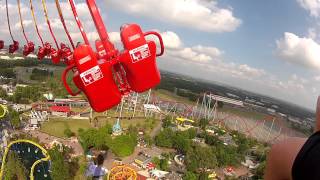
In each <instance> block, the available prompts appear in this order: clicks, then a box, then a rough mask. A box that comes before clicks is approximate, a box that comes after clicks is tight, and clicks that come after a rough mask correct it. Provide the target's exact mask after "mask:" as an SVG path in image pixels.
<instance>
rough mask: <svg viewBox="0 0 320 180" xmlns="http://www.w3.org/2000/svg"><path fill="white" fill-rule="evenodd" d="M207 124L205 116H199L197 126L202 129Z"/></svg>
mask: <svg viewBox="0 0 320 180" xmlns="http://www.w3.org/2000/svg"><path fill="white" fill-rule="evenodd" d="M208 124H209V120H208V119H206V118H201V119H200V121H199V127H200V128H201V129H203V130H205V129H206V127H207V126H208Z"/></svg>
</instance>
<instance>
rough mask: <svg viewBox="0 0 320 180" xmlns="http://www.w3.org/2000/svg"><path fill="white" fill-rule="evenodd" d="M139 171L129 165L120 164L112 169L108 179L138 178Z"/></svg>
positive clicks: (128, 179)
mask: <svg viewBox="0 0 320 180" xmlns="http://www.w3.org/2000/svg"><path fill="white" fill-rule="evenodd" d="M136 179H137V172H136V171H135V170H134V169H132V168H131V167H129V166H126V165H120V166H115V167H113V168H112V169H111V171H110V173H109V175H108V180H136Z"/></svg>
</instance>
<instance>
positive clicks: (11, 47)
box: [9, 41, 19, 54]
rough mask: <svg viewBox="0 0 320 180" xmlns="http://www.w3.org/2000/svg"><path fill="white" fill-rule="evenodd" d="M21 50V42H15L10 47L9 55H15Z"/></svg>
mask: <svg viewBox="0 0 320 180" xmlns="http://www.w3.org/2000/svg"><path fill="white" fill-rule="evenodd" d="M18 49H19V42H18V41H13V44H10V45H9V53H11V54H12V53H14V52H16V51H17V50H18Z"/></svg>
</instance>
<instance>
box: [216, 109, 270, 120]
mask: <svg viewBox="0 0 320 180" xmlns="http://www.w3.org/2000/svg"><path fill="white" fill-rule="evenodd" d="M218 111H220V112H221V111H222V112H227V113H231V114H234V115H237V116H240V117H244V118H252V119H256V120H262V119H266V118H267V116H268V115H266V114H263V113H259V112H255V111H246V110H241V109H235V108H231V107H223V108H222V109H219V110H218Z"/></svg>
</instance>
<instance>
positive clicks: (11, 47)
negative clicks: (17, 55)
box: [6, 0, 19, 54]
mask: <svg viewBox="0 0 320 180" xmlns="http://www.w3.org/2000/svg"><path fill="white" fill-rule="evenodd" d="M6 12H7V22H8V28H9V33H10V37H11V39H12V44H10V45H9V53H10V54H13V53H14V52H16V51H17V50H18V49H19V42H18V41H16V40H15V39H14V38H13V35H12V31H11V25H10V17H9V7H8V0H6Z"/></svg>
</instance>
